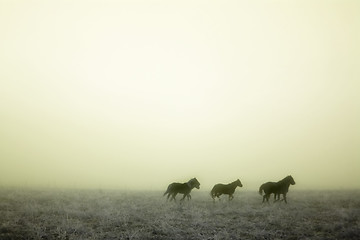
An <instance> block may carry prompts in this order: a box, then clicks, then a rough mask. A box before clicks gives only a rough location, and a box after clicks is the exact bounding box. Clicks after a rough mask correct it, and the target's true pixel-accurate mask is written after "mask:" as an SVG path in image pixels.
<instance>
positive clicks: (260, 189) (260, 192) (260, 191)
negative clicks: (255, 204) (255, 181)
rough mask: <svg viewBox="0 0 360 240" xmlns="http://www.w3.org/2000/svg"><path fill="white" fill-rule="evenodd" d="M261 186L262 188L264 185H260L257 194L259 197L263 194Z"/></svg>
mask: <svg viewBox="0 0 360 240" xmlns="http://www.w3.org/2000/svg"><path fill="white" fill-rule="evenodd" d="M263 186H264V184H263V185H261V186H260V188H259V194H260V195H261V196H262V193H263Z"/></svg>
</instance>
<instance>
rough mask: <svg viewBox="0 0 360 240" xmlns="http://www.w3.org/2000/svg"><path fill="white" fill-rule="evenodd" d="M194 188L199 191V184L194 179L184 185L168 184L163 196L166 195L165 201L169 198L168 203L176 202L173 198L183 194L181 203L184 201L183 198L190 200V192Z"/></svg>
mask: <svg viewBox="0 0 360 240" xmlns="http://www.w3.org/2000/svg"><path fill="white" fill-rule="evenodd" d="M194 187H195V188H197V189H200V183H199V181H198V180H197V179H196V178H192V179H190V180H189V181H188V182H186V183H176V182H174V183H171V184H169V186H168V188H167V190H166V192H165V193H164V195H163V196H165V195H166V194H167V200H169V198H170V196H171V198H170V201H172V200H174V201H176V199H175V196H176V195H177V194H178V193H181V194H184V196H183V197H182V199H181V200H180V201H183V200H184V199H185V197H187V199H188V200H190V199H191V195H190V192H191V190H192V189H193V188H194Z"/></svg>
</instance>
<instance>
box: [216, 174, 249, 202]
mask: <svg viewBox="0 0 360 240" xmlns="http://www.w3.org/2000/svg"><path fill="white" fill-rule="evenodd" d="M242 186H243V185H242V183H241V182H240V180H239V179H238V180H236V181H234V182H232V183H229V184H222V183H218V184H215V186H214V187H213V188H212V190H211V192H210V195H211V197H212V199H213V200H214V201H215V197H218V198H219V199H220V195H222V194H228V195H229V201H230V200H232V199H233V198H234V196H233V194H234V192H235V188H236V187H242Z"/></svg>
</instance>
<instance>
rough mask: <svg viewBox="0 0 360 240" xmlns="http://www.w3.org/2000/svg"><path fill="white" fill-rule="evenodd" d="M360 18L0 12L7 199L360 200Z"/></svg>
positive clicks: (1, 4)
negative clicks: (167, 195) (285, 188)
mask: <svg viewBox="0 0 360 240" xmlns="http://www.w3.org/2000/svg"><path fill="white" fill-rule="evenodd" d="M359 9H360V2H359V1H335V0H333V1H332V0H330V1H326V0H315V1H299V0H293V1H281V0H280V1H275V0H271V1H263V0H256V1H186V0H185V1H165V0H158V1H141V0H137V1H125V0H124V1H112V0H103V1H100V0H93V1H84V0H78V1H40V0H34V1H25V0H24V1H23V0H14V1H6V0H0V31H1V35H2V37H1V38H0V43H1V44H0V51H1V55H0V64H1V66H2V68H1V70H0V113H1V118H0V119H1V120H0V121H1V122H0V187H7V186H17V187H50V188H95V189H96V188H99V189H140V190H143V189H149V190H162V189H164V190H165V188H166V187H167V185H168V184H169V183H171V182H185V181H187V180H189V179H190V178H193V177H197V179H198V180H199V181H200V183H201V190H206V189H210V188H211V187H212V186H213V185H214V184H216V183H230V182H232V181H234V180H236V179H238V178H239V179H240V180H241V181H242V183H243V184H244V188H243V189H241V190H256V189H257V188H258V187H259V186H260V185H261V184H262V183H264V182H267V181H278V180H281V179H282V178H284V177H285V176H287V175H292V176H293V177H294V179H295V181H296V185H295V186H291V187H290V191H291V190H295V189H297V190H301V189H360V181H359V173H360V148H359V146H360V128H359V123H360V94H359V89H360V81H359V79H360V67H359V64H360V45H359V42H360V11H359Z"/></svg>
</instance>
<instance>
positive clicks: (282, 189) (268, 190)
mask: <svg viewBox="0 0 360 240" xmlns="http://www.w3.org/2000/svg"><path fill="white" fill-rule="evenodd" d="M290 184H291V185H295V181H294V179H293V177H292V176H291V175H289V176H287V177H285V178H284V179H282V180H280V181H278V182H267V183H264V184H262V185H261V186H260V188H259V194H260V195H262V192H263V191H264V193H265V195H264V196H263V202H264V201H265V199H266V201H267V202H269V198H270V195H271V194H272V193H274V202H276V201H279V200H280V194H282V195H283V196H284V199H283V200H284V201H285V203H287V201H286V194H287V192H288V191H289V186H290ZM276 196H277V197H278V198H277V199H276Z"/></svg>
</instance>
